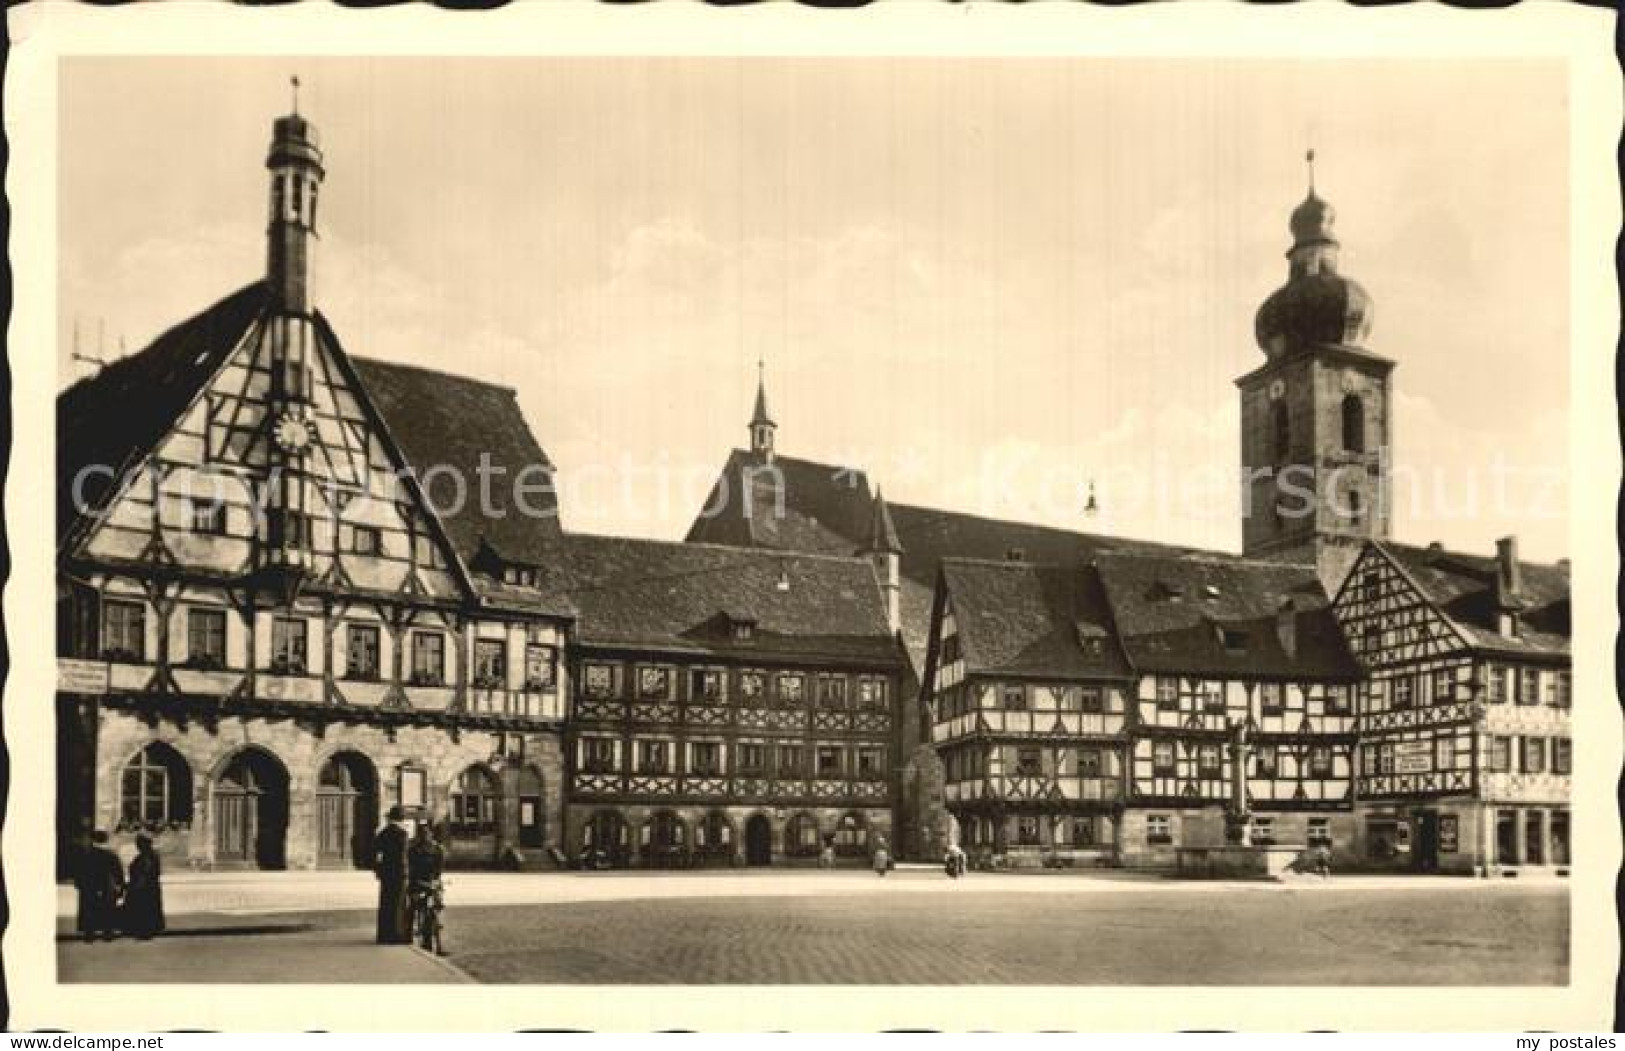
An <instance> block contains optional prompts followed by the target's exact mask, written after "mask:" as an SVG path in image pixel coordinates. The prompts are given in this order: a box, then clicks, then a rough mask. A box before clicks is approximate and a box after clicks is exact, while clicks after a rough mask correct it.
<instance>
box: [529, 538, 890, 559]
mask: <svg viewBox="0 0 1625 1051" xmlns="http://www.w3.org/2000/svg"><path fill="white" fill-rule="evenodd" d="M560 539H561V540H563V541H565V542H566V543H568V542H569V541H571V540H576V539H580V540H613V541H616V542H618V543H631V544H646V545H648V546H650V547H669V548H675V549H679V550H685V549H689V548H698V549H701V550H709V551H725V552H728V553H730V554H743V555H751V556H759V557H760V558H762V559H763V560H775V559H776V560H778V561H783V560H785V559H797V560H803V559H813V560H817V561H821V562H842V563H846V564H850V565H862V566H868V565H869V560H868V559H866V558H864V557H863V556H861V555H833V554H828V553H826V552H822V551H790V550H786V549H781V548H776V547H756V546H752V545H747V544H718V543H715V542H714V541H709V540H664V539H660V538H658V537H643V536H621V535H617V534H614V533H586V532H579V531H569V532H565V533H563V534H561V536H560Z"/></svg>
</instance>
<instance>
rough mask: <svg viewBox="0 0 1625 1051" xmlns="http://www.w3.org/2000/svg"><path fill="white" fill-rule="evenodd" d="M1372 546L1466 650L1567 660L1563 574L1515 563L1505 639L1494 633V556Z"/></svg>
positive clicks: (1565, 580) (1546, 567) (1566, 594)
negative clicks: (1514, 595)
mask: <svg viewBox="0 0 1625 1051" xmlns="http://www.w3.org/2000/svg"><path fill="white" fill-rule="evenodd" d="M1374 544H1375V546H1376V547H1377V548H1378V549H1379V550H1380V551H1382V552H1383V553H1384V554H1386V555H1387V556H1388V558H1389V559H1390V560H1392V561H1393V563H1394V564H1395V565H1396V566H1398V567H1399V568H1400V569H1401V570H1402V571H1403V572H1404V574H1405V576H1406V577H1407V578H1409V579H1410V581H1411V582H1412V583H1413V584H1414V585H1415V586H1416V588H1417V589H1418V590H1419V591H1420V592H1421V593H1422V596H1423V597H1424V598H1426V599H1427V600H1428V602H1430V603H1431V604H1432V605H1433V606H1434V608H1435V609H1437V610H1438V611H1439V613H1440V614H1441V615H1442V616H1444V617H1445V618H1446V619H1447V620H1449V621H1450V622H1451V623H1452V624H1454V625H1455V627H1456V628H1457V630H1458V631H1460V632H1461V635H1462V638H1464V639H1465V640H1466V641H1467V643H1468V645H1470V646H1473V647H1475V648H1477V649H1481V650H1485V651H1489V652H1492V653H1499V654H1506V655H1518V656H1567V655H1568V653H1569V638H1570V633H1571V632H1570V598H1569V592H1570V585H1569V572H1568V570H1567V568H1565V567H1563V566H1560V565H1556V566H1554V565H1548V564H1545V563H1540V562H1526V561H1523V560H1522V559H1520V560H1518V567H1519V570H1520V575H1521V577H1522V586H1521V600H1522V608H1521V609H1520V611H1519V614H1518V633H1517V634H1516V635H1514V636H1506V635H1502V634H1501V633H1500V632H1499V631H1498V630H1497V627H1498V625H1497V619H1498V617H1497V614H1498V612H1499V611H1498V610H1497V608H1496V583H1495V582H1496V579H1497V576H1498V565H1497V562H1496V559H1495V557H1494V556H1492V555H1490V556H1486V555H1468V554H1463V553H1461V552H1459V551H1451V550H1448V549H1445V548H1438V547H1416V546H1413V545H1409V544H1398V543H1394V542H1392V541H1386V540H1384V541H1375V542H1374Z"/></svg>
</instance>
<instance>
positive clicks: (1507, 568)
mask: <svg viewBox="0 0 1625 1051" xmlns="http://www.w3.org/2000/svg"><path fill="white" fill-rule="evenodd" d="M1523 607H1524V599H1523V569H1522V567H1521V566H1520V565H1519V564H1518V538H1517V537H1515V536H1504V537H1502V538H1501V539H1499V540H1497V541H1496V542H1495V609H1496V628H1497V630H1498V631H1499V632H1500V633H1501V634H1502V635H1503V636H1506V637H1507V638H1511V637H1513V636H1515V635H1517V634H1518V613H1519V611H1520V610H1522V609H1523Z"/></svg>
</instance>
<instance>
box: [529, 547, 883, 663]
mask: <svg viewBox="0 0 1625 1051" xmlns="http://www.w3.org/2000/svg"><path fill="white" fill-rule="evenodd" d="M548 546H549V548H550V556H549V559H548V561H547V562H546V563H545V566H544V571H545V575H546V577H547V584H548V585H549V586H550V587H552V588H553V589H555V590H558V591H561V592H563V593H565V594H567V595H568V596H569V597H570V600H571V602H572V603H573V604H574V605H575V608H576V609H577V610H578V612H579V617H580V619H579V622H578V624H577V631H578V634H579V636H580V638H581V640H582V641H583V642H584V643H586V644H588V645H594V644H596V645H606V646H610V645H618V646H638V647H647V648H650V649H657V650H680V651H688V652H701V653H719V654H724V653H725V654H731V655H735V656H756V657H758V658H760V659H772V658H773V657H775V656H782V657H822V658H829V659H832V660H852V661H865V662H871V663H881V664H896V663H900V662H901V660H902V654H901V652H900V651H899V650H898V648H897V644H896V642H895V640H894V639H893V637H892V635H891V633H890V631H888V630H887V627H886V611H885V606H884V604H883V603H882V601H881V597H880V589H879V588H878V587H877V585H876V582H875V577H874V570H873V568H872V567H871V566H870V565H869V563H868V562H867V561H866V560H864V559H860V558H835V557H829V556H819V555H806V554H791V553H781V552H776V551H764V550H761V549H756V548H739V547H724V546H720V545H714V544H690V543H681V544H678V543H668V542H664V541H655V540H634V539H629V538H622V537H606V536H585V535H580V534H566V535H564V536H562V537H559V538H556V539H554V540H553V541H551V542H550V543H549V545H548ZM781 582H782V584H783V585H784V586H781ZM739 620H749V621H753V622H754V624H755V628H754V630H753V632H752V634H751V637H750V638H749V639H736V638H735V637H734V635H733V633H732V631H731V630H730V623H731V622H736V621H739Z"/></svg>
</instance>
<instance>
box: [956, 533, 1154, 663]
mask: <svg viewBox="0 0 1625 1051" xmlns="http://www.w3.org/2000/svg"><path fill="white" fill-rule="evenodd" d="M942 580H943V586H944V587H945V588H946V589H947V592H948V596H949V599H950V601H951V602H952V603H953V611H954V620H955V624H956V625H957V627H958V634H959V640H960V653H961V654H962V656H963V659H964V661H965V670H966V671H967V672H972V673H974V672H1002V673H1007V674H1018V675H1020V674H1025V675H1041V676H1066V677H1085V676H1125V675H1128V674H1129V671H1130V669H1129V667H1128V665H1127V663H1126V662H1125V660H1124V658H1123V653H1122V650H1121V649H1120V648H1119V647H1118V644H1117V641H1116V639H1115V638H1113V637H1112V635H1111V618H1110V616H1109V615H1108V613H1107V609H1106V602H1105V595H1104V593H1103V592H1102V590H1101V587H1100V581H1099V578H1098V576H1097V575H1096V574H1095V573H1094V571H1093V570H1092V569H1089V568H1087V567H1084V566H1080V565H1065V566H1054V565H1033V564H1031V563H1020V562H1009V561H999V562H992V561H982V560H971V559H957V558H949V559H944V560H943V563H942ZM1083 635H1089V636H1091V637H1095V638H1099V639H1101V640H1102V642H1103V643H1104V644H1103V645H1102V647H1101V652H1100V653H1099V654H1098V655H1093V656H1091V655H1090V654H1089V653H1087V652H1086V651H1085V649H1084V646H1083V643H1082V641H1081V639H1082V636H1083Z"/></svg>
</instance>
